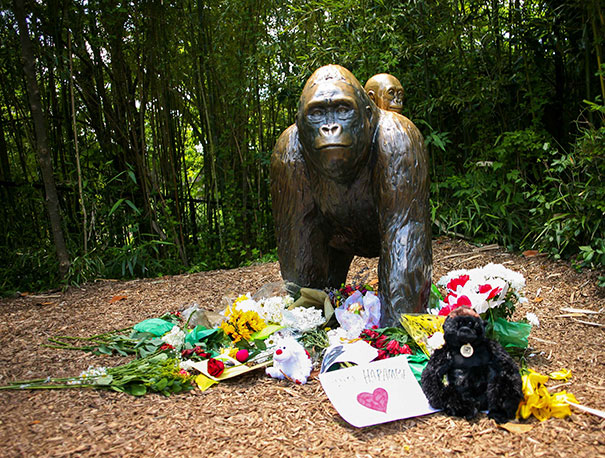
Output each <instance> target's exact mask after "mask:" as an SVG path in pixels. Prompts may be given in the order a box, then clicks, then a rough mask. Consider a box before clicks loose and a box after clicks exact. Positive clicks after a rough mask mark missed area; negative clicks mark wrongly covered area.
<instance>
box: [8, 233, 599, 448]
mask: <svg viewBox="0 0 605 458" xmlns="http://www.w3.org/2000/svg"><path fill="white" fill-rule="evenodd" d="M433 246H434V252H433V255H434V269H433V270H434V281H436V280H438V279H439V278H440V277H441V276H442V275H444V274H445V273H447V272H448V271H450V270H453V269H461V268H473V267H478V266H481V265H484V264H486V263H488V262H497V263H502V264H504V265H505V266H507V267H509V268H511V269H513V270H516V271H518V272H521V273H523V275H525V278H526V281H527V287H526V290H525V293H526V296H527V297H528V299H529V303H527V304H524V305H521V306H519V307H518V309H517V312H516V316H515V318H517V319H519V318H522V317H523V316H525V313H526V312H528V311H531V312H534V313H535V314H536V315H537V316H538V318H539V319H540V327H538V328H534V329H533V330H532V334H531V336H530V347H531V349H530V351H528V353H527V356H528V361H529V365H530V367H532V368H534V369H536V370H538V371H540V372H543V373H548V372H552V371H555V370H559V369H561V368H568V369H571V371H572V372H573V377H572V378H571V380H570V381H569V382H568V383H566V384H564V386H563V387H562V389H566V390H568V391H569V392H571V393H573V394H574V395H575V396H576V397H577V399H578V401H579V402H580V403H581V404H584V405H586V406H589V407H593V408H596V409H601V410H603V409H605V338H604V337H605V327H604V326H605V317H604V314H605V308H604V303H605V300H604V299H605V295H604V293H603V291H602V289H601V291H599V288H598V287H597V274H596V273H595V272H583V273H578V272H576V271H575V270H574V269H573V268H571V267H570V266H569V265H568V264H566V263H563V262H555V261H553V260H550V259H547V258H545V257H542V256H536V257H523V256H517V255H513V254H509V253H506V252H504V251H503V250H501V249H487V250H485V249H479V248H476V247H474V246H472V245H469V244H467V243H464V242H461V241H453V240H448V239H440V240H438V241H436V242H435V243H434V245H433ZM488 248H489V247H488ZM376 277H377V274H376V259H360V258H356V260H355V261H354V265H353V267H352V269H351V272H350V274H349V281H350V282H358V281H367V280H372V279H374V278H376ZM279 279H280V277H279V265H278V264H277V263H271V264H262V265H255V266H251V267H245V268H239V269H234V270H222V271H212V272H203V273H198V274H191V275H179V276H173V277H164V278H161V279H147V280H134V281H128V282H123V281H99V282H96V283H92V284H87V285H85V286H84V287H82V288H70V289H69V290H67V291H65V292H63V293H61V292H57V293H45V294H32V295H28V296H23V297H18V298H12V299H0V316H2V322H1V323H0V384H6V383H7V382H9V381H11V380H17V379H31V378H37V377H40V378H45V377H47V376H53V377H64V376H73V375H77V374H79V373H80V372H81V371H83V370H85V369H87V368H88V367H89V366H112V365H119V364H123V363H124V362H125V360H124V359H123V358H120V357H101V356H94V355H91V354H89V353H84V352H78V351H65V350H55V349H50V348H45V347H43V346H42V344H44V343H45V342H46V339H47V338H48V337H52V336H57V335H73V336H91V335H94V334H99V333H101V332H105V331H110V330H113V329H118V328H124V327H128V326H132V325H134V324H136V323H137V322H139V321H142V320H143V319H146V318H151V317H157V316H160V315H162V314H163V313H165V312H168V311H173V310H178V309H180V308H183V307H184V306H188V305H191V304H193V303H194V302H195V303H198V304H199V305H200V306H202V307H205V308H208V309H211V310H217V311H218V310H221V308H222V306H221V298H222V297H223V296H226V295H229V294H243V293H246V292H252V293H253V292H254V291H256V290H257V289H258V288H259V287H261V286H262V285H264V284H266V283H269V282H274V281H278V280H279ZM118 295H120V296H126V299H124V300H121V301H117V302H113V303H110V299H111V298H112V297H114V296H118ZM565 307H575V308H581V309H590V310H594V311H600V313H598V314H592V315H583V314H577V315H575V316H574V315H573V314H569V313H566V312H564V311H561V309H562V308H565ZM570 315H571V316H570ZM587 323H593V324H587ZM594 323H596V324H599V325H600V326H597V325H595V324H594ZM552 384H553V382H550V385H552ZM525 423H527V424H529V425H531V426H533V428H532V429H531V430H530V431H529V432H526V433H523V434H514V433H511V432H508V431H506V430H504V429H502V428H500V427H499V426H498V425H497V424H496V423H495V422H493V421H492V420H489V419H488V418H487V417H485V416H483V415H482V416H480V417H479V418H478V419H477V420H475V421H466V420H463V419H459V418H451V417H447V416H446V415H444V414H441V413H438V414H434V415H429V416H426V417H420V418H414V419H408V420H400V421H395V422H392V423H388V424H383V425H378V426H373V427H368V428H364V429H357V428H354V427H352V426H350V425H349V424H347V423H346V422H345V421H343V420H342V419H341V418H340V416H339V415H338V413H337V412H336V410H335V409H334V408H333V407H332V405H331V403H330V402H329V401H328V399H327V397H326V395H325V394H324V392H323V390H322V387H321V385H320V383H319V381H318V380H316V379H311V380H310V381H309V383H307V384H306V385H303V386H298V385H294V384H292V383H290V382H287V381H276V380H274V379H270V378H267V377H266V376H265V375H264V373H263V372H262V371H258V372H254V373H251V374H246V375H244V376H242V377H240V378H236V379H232V380H230V381H226V382H224V383H221V384H219V385H215V386H214V387H212V388H210V389H209V390H208V391H206V392H204V393H202V392H200V391H199V390H194V391H192V392H190V393H186V394H182V395H176V396H172V397H168V398H167V397H163V396H161V395H156V394H151V395H147V396H144V397H140V398H137V397H133V396H130V395H127V394H123V393H116V392H111V391H104V390H78V389H71V390H41V391H1V392H0V456H10V457H17V456H20V457H31V456H49V457H61V456H85V457H97V456H103V457H111V456H116V457H118V456H119V457H133V456H149V457H154V456H158V457H160V456H161V457H163V456H170V457H175V456H191V457H209V456H261V455H262V456H264V457H269V456H330V457H341V456H342V457H382V456H398V457H400V456H444V455H456V456H469V457H471V456H472V457H490V456H536V457H538V456H575V457H584V456H585V457H596V456H605V434H604V429H605V428H604V427H605V420H603V419H601V418H599V417H597V416H594V415H590V414H586V413H582V412H580V411H578V410H574V414H573V415H572V416H571V417H568V418H566V419H550V420H547V421H544V422H538V421H537V420H535V419H531V420H527V421H526V422H525Z"/></svg>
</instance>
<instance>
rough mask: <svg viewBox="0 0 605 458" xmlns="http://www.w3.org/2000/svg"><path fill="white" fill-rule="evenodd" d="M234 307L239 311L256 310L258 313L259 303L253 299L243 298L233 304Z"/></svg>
mask: <svg viewBox="0 0 605 458" xmlns="http://www.w3.org/2000/svg"><path fill="white" fill-rule="evenodd" d="M234 307H235V308H236V309H237V310H239V311H240V312H256V313H258V314H259V315H260V313H259V312H260V310H259V305H258V303H257V302H256V301H255V300H252V299H244V300H243V301H239V302H238V303H236V304H234Z"/></svg>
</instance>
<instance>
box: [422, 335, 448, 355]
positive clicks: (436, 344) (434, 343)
mask: <svg viewBox="0 0 605 458" xmlns="http://www.w3.org/2000/svg"><path fill="white" fill-rule="evenodd" d="M444 345H445V339H444V337H443V333H442V332H436V333H435V334H433V335H432V336H431V337H429V338H428V339H426V346H427V348H428V349H429V353H431V354H432V353H433V352H434V351H435V350H437V349H439V348H441V347H443V346H444Z"/></svg>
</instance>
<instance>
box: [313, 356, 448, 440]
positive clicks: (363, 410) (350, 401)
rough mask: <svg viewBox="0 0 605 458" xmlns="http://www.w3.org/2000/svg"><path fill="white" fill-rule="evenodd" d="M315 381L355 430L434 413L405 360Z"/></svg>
mask: <svg viewBox="0 0 605 458" xmlns="http://www.w3.org/2000/svg"><path fill="white" fill-rule="evenodd" d="M319 380H320V382H321V386H322V387H323V389H324V391H325V392H326V395H327V396H328V398H329V399H330V402H332V405H333V406H334V408H335V409H336V410H337V411H338V413H339V414H340V416H341V417H342V418H344V419H345V420H346V421H347V422H348V423H350V424H351V425H353V426H355V427H358V428H362V427H364V426H370V425H377V424H379V423H387V422H389V421H394V420H401V419H403V418H411V417H418V416H421V415H428V414H430V413H434V412H437V410H436V409H433V408H432V407H431V406H430V405H429V402H428V400H427V399H426V396H425V395H424V393H423V392H422V388H420V385H419V384H418V382H417V381H416V378H415V377H414V375H413V374H412V371H411V370H410V366H409V365H408V362H407V359H406V358H405V356H397V357H395V358H388V359H383V360H380V361H374V362H372V363H368V364H364V365H360V366H355V367H350V368H347V369H340V370H337V371H332V372H325V373H323V374H320V375H319Z"/></svg>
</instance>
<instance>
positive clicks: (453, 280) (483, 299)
mask: <svg viewBox="0 0 605 458" xmlns="http://www.w3.org/2000/svg"><path fill="white" fill-rule="evenodd" d="M437 286H440V287H442V288H445V298H444V299H443V300H442V301H440V303H439V306H440V309H439V310H438V311H437V313H438V314H439V315H448V314H449V312H451V311H452V310H454V309H455V308H457V307H461V306H463V305H464V306H466V307H470V308H472V309H473V310H475V311H476V312H477V313H478V314H479V315H482V316H483V317H484V318H485V316H486V315H487V314H489V315H491V316H492V317H494V318H497V317H502V318H505V319H508V318H510V317H511V316H512V314H513V312H514V310H515V306H516V303H517V302H525V301H527V299H525V297H524V296H523V294H522V290H523V288H524V287H525V278H524V277H523V275H522V274H520V273H518V272H514V271H512V270H510V269H507V268H506V267H504V266H503V265H502V264H493V263H490V264H487V265H486V266H483V267H478V268H476V269H471V270H454V271H452V272H450V273H448V274H447V275H444V276H443V277H441V279H440V280H439V281H438V282H437Z"/></svg>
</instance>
